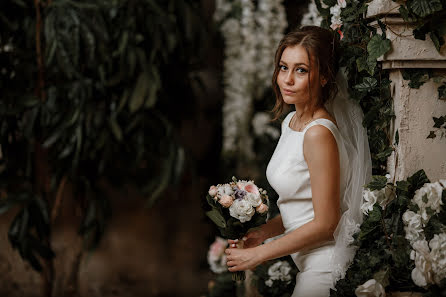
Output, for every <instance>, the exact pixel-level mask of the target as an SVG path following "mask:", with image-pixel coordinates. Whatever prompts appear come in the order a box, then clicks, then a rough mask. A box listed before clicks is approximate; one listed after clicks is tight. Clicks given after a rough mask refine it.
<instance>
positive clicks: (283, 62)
mask: <svg viewBox="0 0 446 297" xmlns="http://www.w3.org/2000/svg"><path fill="white" fill-rule="evenodd" d="M279 63H282V64H285V65H287V66H288V64H287V63H286V62H285V61H283V60H280V62H279ZM300 65H304V66H307V67H310V66H308V65H307V64H305V63H295V64H294V66H300Z"/></svg>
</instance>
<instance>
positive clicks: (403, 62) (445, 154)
mask: <svg viewBox="0 0 446 297" xmlns="http://www.w3.org/2000/svg"><path fill="white" fill-rule="evenodd" d="M398 8H399V5H398V4H397V3H395V2H393V1H391V0H374V1H372V2H370V4H369V8H368V11H367V17H368V18H376V17H378V18H380V20H381V21H382V22H383V23H385V24H386V26H387V31H386V36H387V38H388V39H390V40H391V43H392V49H391V50H390V51H389V52H388V53H387V54H385V55H384V56H383V57H380V59H379V61H381V63H382V67H383V69H389V70H390V80H391V81H392V84H391V93H392V97H393V104H394V111H395V119H394V121H393V123H392V130H393V137H392V139H393V140H392V141H394V139H395V133H396V132H397V131H398V134H399V144H398V145H397V146H396V150H395V152H393V153H392V155H391V156H390V157H389V159H388V164H387V167H388V171H389V173H390V175H391V176H392V177H393V176H395V177H396V180H402V179H405V178H407V177H408V176H410V175H412V174H413V173H415V172H416V171H418V170H419V169H424V170H425V171H426V174H427V176H428V177H429V179H430V180H431V181H436V180H438V179H440V178H446V138H441V137H436V138H434V139H427V136H428V135H429V132H430V131H431V130H434V129H433V128H432V126H433V125H434V121H433V119H432V117H440V116H442V115H445V114H446V101H443V100H439V99H438V92H437V88H438V87H439V84H436V83H434V82H433V81H432V79H430V80H429V81H428V82H426V83H425V84H424V85H422V86H421V87H420V88H419V89H413V88H410V87H409V86H408V83H409V81H406V80H404V79H403V77H402V71H403V70H404V69H407V68H412V69H413V68H430V69H432V70H433V72H434V73H436V74H443V75H446V46H445V45H443V47H442V48H441V50H440V53H439V52H438V51H437V50H436V49H435V47H434V44H433V42H432V40H431V39H430V37H429V36H426V40H418V39H415V38H414V37H413V35H412V30H413V28H414V26H413V25H412V24H410V23H407V22H405V21H404V20H403V19H402V18H401V16H400V15H399V12H398ZM372 24H373V23H372ZM375 25H376V27H377V28H378V31H380V29H379V26H378V25H377V22H376V21H375Z"/></svg>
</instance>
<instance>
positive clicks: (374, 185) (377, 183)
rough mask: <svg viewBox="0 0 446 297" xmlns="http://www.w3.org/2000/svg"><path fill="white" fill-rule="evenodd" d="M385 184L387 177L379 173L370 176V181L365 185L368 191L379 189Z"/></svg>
mask: <svg viewBox="0 0 446 297" xmlns="http://www.w3.org/2000/svg"><path fill="white" fill-rule="evenodd" d="M386 184H387V178H386V177H385V176H381V175H374V176H372V181H371V182H370V183H369V184H368V185H367V189H369V190H370V191H375V190H381V189H382V188H384V187H385V186H386Z"/></svg>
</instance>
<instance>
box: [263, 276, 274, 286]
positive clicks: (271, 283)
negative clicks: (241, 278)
mask: <svg viewBox="0 0 446 297" xmlns="http://www.w3.org/2000/svg"><path fill="white" fill-rule="evenodd" d="M265 285H267V286H268V287H270V288H271V287H272V286H273V280H272V279H270V278H269V279H268V280H266V281H265Z"/></svg>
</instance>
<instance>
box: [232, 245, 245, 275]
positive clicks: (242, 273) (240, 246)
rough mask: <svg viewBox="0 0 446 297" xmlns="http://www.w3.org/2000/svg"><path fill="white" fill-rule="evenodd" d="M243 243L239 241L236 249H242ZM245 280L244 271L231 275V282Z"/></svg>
mask: <svg viewBox="0 0 446 297" xmlns="http://www.w3.org/2000/svg"><path fill="white" fill-rule="evenodd" d="M244 243H245V242H244V241H243V240H242V239H240V240H239V241H238V242H237V248H238V249H242V248H243V246H244ZM245 279H246V275H245V272H244V271H236V272H233V273H232V280H233V281H235V282H236V281H244V280H245Z"/></svg>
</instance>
